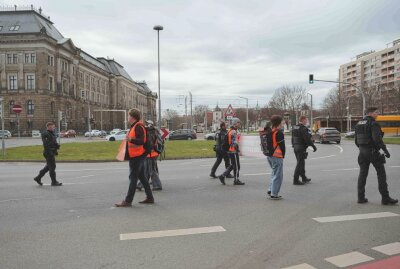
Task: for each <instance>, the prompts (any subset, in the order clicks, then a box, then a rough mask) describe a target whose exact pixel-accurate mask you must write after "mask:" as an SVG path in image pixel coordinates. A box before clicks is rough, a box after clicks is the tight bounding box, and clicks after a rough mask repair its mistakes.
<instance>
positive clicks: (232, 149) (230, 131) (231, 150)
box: [228, 129, 236, 152]
mask: <svg viewBox="0 0 400 269" xmlns="http://www.w3.org/2000/svg"><path fill="white" fill-rule="evenodd" d="M232 131H233V130H232V129H230V130H229V131H228V144H229V152H235V151H236V148H235V146H234V145H232Z"/></svg>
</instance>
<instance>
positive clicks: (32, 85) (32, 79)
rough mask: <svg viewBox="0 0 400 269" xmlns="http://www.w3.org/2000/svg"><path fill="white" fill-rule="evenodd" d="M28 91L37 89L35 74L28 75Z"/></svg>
mask: <svg viewBox="0 0 400 269" xmlns="http://www.w3.org/2000/svg"><path fill="white" fill-rule="evenodd" d="M26 89H27V90H34V89H35V75H33V74H28V75H26Z"/></svg>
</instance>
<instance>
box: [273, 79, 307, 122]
mask: <svg viewBox="0 0 400 269" xmlns="http://www.w3.org/2000/svg"><path fill="white" fill-rule="evenodd" d="M306 91H307V90H306V89H305V88H303V87H301V86H282V87H281V88H279V89H277V90H276V91H275V93H274V95H273V96H272V99H271V101H270V102H269V104H268V106H269V107H270V108H271V109H273V110H275V111H280V112H286V111H288V112H290V114H291V115H292V116H294V117H296V118H297V114H298V111H299V110H300V109H301V107H302V105H303V104H304V102H305V101H306V97H307V94H306Z"/></svg>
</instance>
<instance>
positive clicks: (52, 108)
mask: <svg viewBox="0 0 400 269" xmlns="http://www.w3.org/2000/svg"><path fill="white" fill-rule="evenodd" d="M54 110H55V103H54V102H51V103H50V113H51V115H54Z"/></svg>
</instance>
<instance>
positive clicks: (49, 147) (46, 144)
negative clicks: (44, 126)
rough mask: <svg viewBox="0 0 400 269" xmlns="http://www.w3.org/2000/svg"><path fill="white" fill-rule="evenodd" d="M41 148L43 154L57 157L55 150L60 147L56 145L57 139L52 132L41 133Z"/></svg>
mask: <svg viewBox="0 0 400 269" xmlns="http://www.w3.org/2000/svg"><path fill="white" fill-rule="evenodd" d="M42 141H43V148H44V153H45V154H54V155H57V154H58V153H57V150H58V149H59V148H60V145H59V144H58V143H57V138H56V135H55V134H54V132H52V131H49V130H46V131H44V132H43V133H42Z"/></svg>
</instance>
